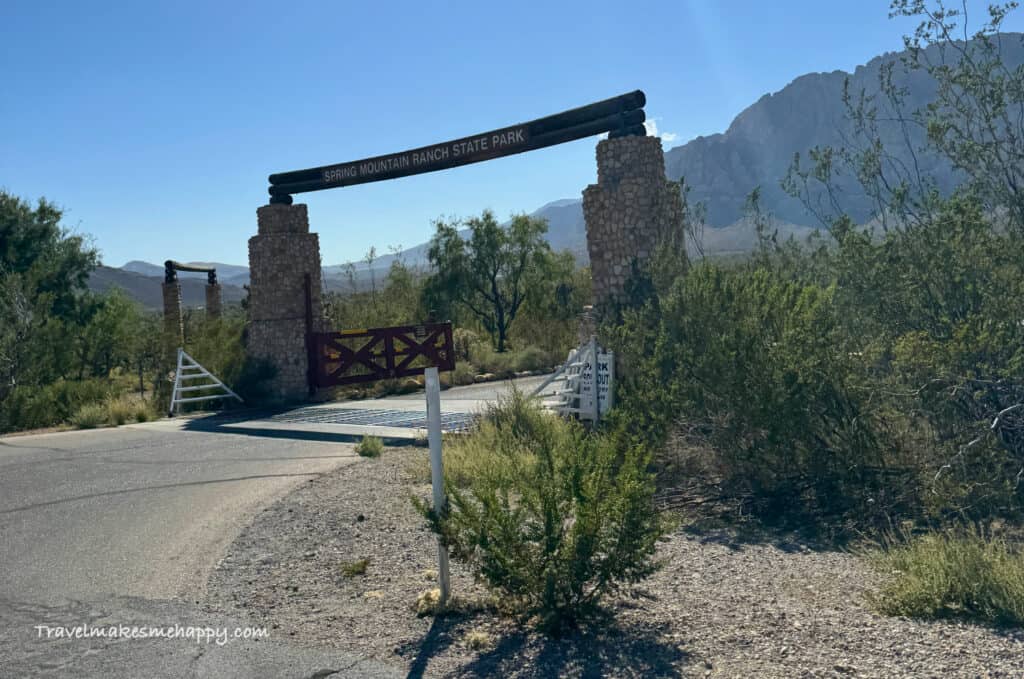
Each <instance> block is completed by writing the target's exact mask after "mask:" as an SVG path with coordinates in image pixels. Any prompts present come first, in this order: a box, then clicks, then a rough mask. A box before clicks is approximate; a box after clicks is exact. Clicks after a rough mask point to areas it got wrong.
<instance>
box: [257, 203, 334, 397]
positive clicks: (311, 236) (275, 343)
mask: <svg viewBox="0 0 1024 679" xmlns="http://www.w3.org/2000/svg"><path fill="white" fill-rule="evenodd" d="M256 216H257V221H258V224H259V233H258V235H256V236H253V237H252V238H250V239H249V276H250V281H249V322H250V326H249V339H248V345H247V352H248V355H249V357H250V358H252V359H256V360H261V359H262V360H266V361H268V362H270V363H271V364H272V365H273V366H274V368H275V369H276V371H277V374H276V375H275V377H274V378H273V380H271V382H270V383H269V385H268V387H269V391H270V394H271V397H272V398H273V399H274V400H277V401H298V400H304V399H306V398H307V396H308V393H309V389H308V382H307V368H308V359H307V354H306V296H305V274H309V276H310V280H311V282H312V285H311V286H310V289H311V293H312V294H311V297H312V309H313V314H312V315H313V323H314V329H315V330H320V329H321V326H322V320H321V302H320V239H319V238H318V237H317V235H316V234H315V233H310V232H309V217H308V215H307V212H306V206H305V205H302V204H299V205H264V206H263V207H261V208H259V209H257V210H256Z"/></svg>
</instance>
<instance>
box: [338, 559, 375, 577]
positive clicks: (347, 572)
mask: <svg viewBox="0 0 1024 679" xmlns="http://www.w3.org/2000/svg"><path fill="white" fill-rule="evenodd" d="M369 565H370V560H369V559H357V560H355V561H345V562H342V564H341V574H342V576H344V577H346V578H354V577H356V576H357V575H366V568H367V566H369Z"/></svg>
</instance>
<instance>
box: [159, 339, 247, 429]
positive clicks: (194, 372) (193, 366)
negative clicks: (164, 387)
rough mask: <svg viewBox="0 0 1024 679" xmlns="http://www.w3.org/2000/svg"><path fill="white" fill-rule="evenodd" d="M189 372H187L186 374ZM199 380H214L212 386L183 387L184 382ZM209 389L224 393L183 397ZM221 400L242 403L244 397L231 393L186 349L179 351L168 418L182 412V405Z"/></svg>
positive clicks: (194, 385) (195, 385)
mask: <svg viewBox="0 0 1024 679" xmlns="http://www.w3.org/2000/svg"><path fill="white" fill-rule="evenodd" d="M186 371H187V372H186ZM198 379H209V380H213V383H212V384H193V385H189V386H187V387H183V386H182V385H181V383H182V381H183V380H198ZM207 389H218V390H221V391H222V393H219V394H206V395H204V396H186V397H182V396H181V394H182V393H183V392H195V391H204V390H207ZM221 398H234V399H237V400H238V401H239V402H241V401H242V397H241V396H239V395H238V394H236V393H235V392H233V391H231V389H229V388H228V387H227V385H225V384H224V383H223V382H221V381H220V380H218V379H217V378H216V377H215V376H214V375H213V373H211V372H210V371H208V370H207V369H206V368H204V367H203V366H201V365H199V361H197V360H196V359H194V358H192V357H191V356H189V355H188V354H187V353H185V350H184V349H181V348H179V349H178V367H177V369H176V370H175V371H174V389H173V390H172V391H171V405H170V407H169V408H168V409H167V417H174V411H175V409H178V410H180V408H179V406H180V405H181V404H182V403H195V402H197V401H213V400H215V399H221Z"/></svg>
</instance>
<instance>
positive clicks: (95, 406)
mask: <svg viewBox="0 0 1024 679" xmlns="http://www.w3.org/2000/svg"><path fill="white" fill-rule="evenodd" d="M106 422H107V408H106V406H104V405H103V404H101V403H89V404H87V405H84V406H82V407H81V408H79V409H78V412H76V413H75V414H74V416H73V417H72V418H71V424H73V425H75V426H76V427H78V428H79V429H93V428H95V427H98V426H100V425H101V424H104V423H106Z"/></svg>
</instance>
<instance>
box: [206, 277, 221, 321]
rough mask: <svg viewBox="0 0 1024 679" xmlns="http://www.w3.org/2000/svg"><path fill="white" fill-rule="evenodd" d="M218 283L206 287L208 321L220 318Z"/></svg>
mask: <svg viewBox="0 0 1024 679" xmlns="http://www.w3.org/2000/svg"><path fill="white" fill-rule="evenodd" d="M220 311H221V304H220V283H214V284H212V285H209V284H208V285H207V286H206V317H207V318H209V319H214V318H220Z"/></svg>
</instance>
